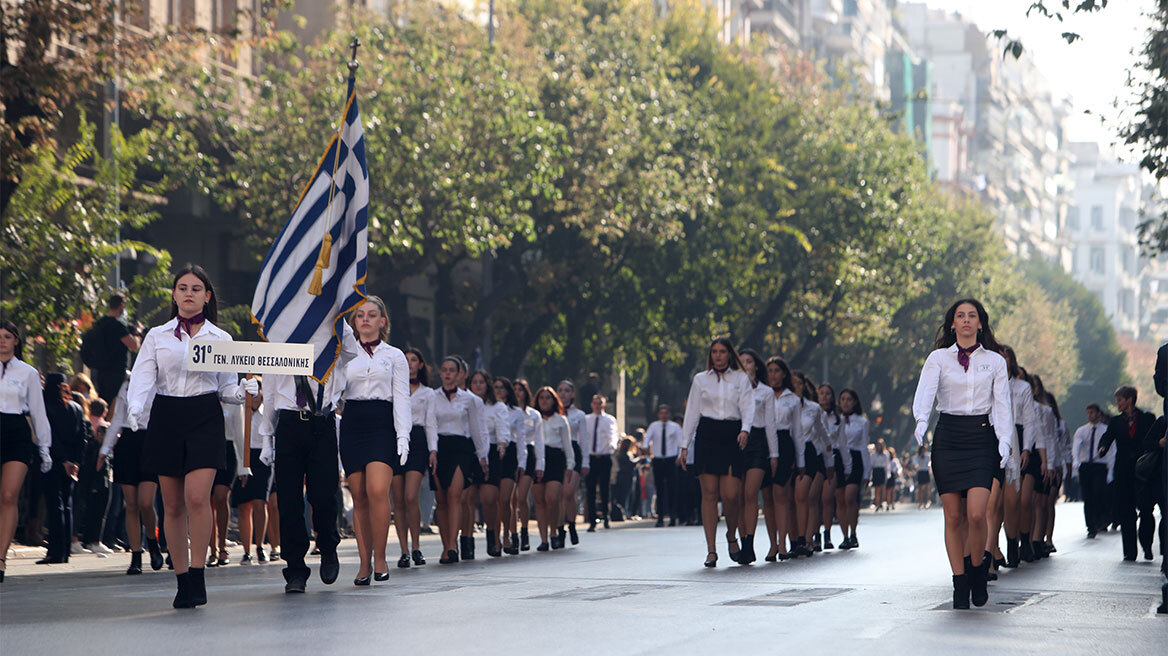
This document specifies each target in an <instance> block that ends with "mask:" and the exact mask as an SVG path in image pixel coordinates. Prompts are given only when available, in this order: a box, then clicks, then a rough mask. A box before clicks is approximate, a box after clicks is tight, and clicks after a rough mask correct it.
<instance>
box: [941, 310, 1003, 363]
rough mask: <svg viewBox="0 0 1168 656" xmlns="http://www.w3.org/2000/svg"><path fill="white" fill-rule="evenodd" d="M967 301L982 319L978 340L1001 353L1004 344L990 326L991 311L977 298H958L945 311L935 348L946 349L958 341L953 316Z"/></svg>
mask: <svg viewBox="0 0 1168 656" xmlns="http://www.w3.org/2000/svg"><path fill="white" fill-rule="evenodd" d="M966 303H969V304H970V305H972V306H973V307H974V309H976V310H977V317H978V319H979V320H980V321H981V330H979V331H978V332H977V342H978V343H979V344H981V347H982V348H984V349H985V350H987V351H993V352H994V353H1001V352H1002V345H1001V344H999V343H998V340H997V339H994V331H993V329H992V328H990V313H989V312H986V309H985V306H984V305H982V304H981V301H979V300H977V299H976V298H962V299H958V300H957V301H956V302H955V303H953V305H950V306H949V309H948V310H947V311H946V312H945V320H944V321H942V322H941V326H940V327H939V328H937V338H936V339H935V340H934V342H933V348H935V349H945V348H949V347H950V346H953V345H954V344H956V343H957V334H956V333H954V332H953V318H954V317H955V316H956V315H957V308H959V307H961V306H962V305H964V304H966Z"/></svg>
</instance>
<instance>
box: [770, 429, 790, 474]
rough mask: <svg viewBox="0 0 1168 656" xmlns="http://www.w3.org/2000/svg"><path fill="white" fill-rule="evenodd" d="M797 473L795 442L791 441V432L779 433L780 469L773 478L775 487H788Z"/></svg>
mask: <svg viewBox="0 0 1168 656" xmlns="http://www.w3.org/2000/svg"><path fill="white" fill-rule="evenodd" d="M794 472H795V440H793V439H791V431H789V430H785V429H783V430H780V431H779V468H778V469H777V470H775V475H774V476H773V477H771V482H772V483H773V484H774V485H786V484H787V483H789V482H790V481H791V477H792V475H793V474H794Z"/></svg>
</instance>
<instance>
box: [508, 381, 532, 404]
mask: <svg viewBox="0 0 1168 656" xmlns="http://www.w3.org/2000/svg"><path fill="white" fill-rule="evenodd" d="M512 387H513V389H512V391H511V393H512V394H514V395H515V405H517V406H519V407H520V408H525V409H526V408H534V407H535V399H534V398H532V396H531V386H530V385H528V384H527V381H526V380H524V379H522V378H516V379H515V382H514V383H513V384H512ZM519 389H522V390H523V405H519V393H518V392H516V391H515V390H519Z"/></svg>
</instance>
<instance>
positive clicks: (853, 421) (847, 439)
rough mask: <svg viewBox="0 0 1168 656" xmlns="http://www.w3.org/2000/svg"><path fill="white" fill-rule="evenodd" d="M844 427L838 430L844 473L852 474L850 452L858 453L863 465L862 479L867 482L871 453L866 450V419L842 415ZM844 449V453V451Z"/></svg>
mask: <svg viewBox="0 0 1168 656" xmlns="http://www.w3.org/2000/svg"><path fill="white" fill-rule="evenodd" d="M843 419H844V422H843V423H844V426H843V429H842V430H840V435H841V437H840V442H841V443H842V444H843V448H842V449H840V451H841V452H842V453H841V455H843V457H844V473H846V474H851V473H852V456H851V453H850V452H851V451H859V452H860V460H861V461H862V462H863V463H864V473H863V476H862V478H863V479H864V480H868V479H870V478H871V477H872V453H871V452H870V451H869V450H868V442H869V441H870V438H869V437H868V430H869V424H868V418H867V417H865V416H864V415H861V414H851V415H844V417H843ZM845 449H846V451H845Z"/></svg>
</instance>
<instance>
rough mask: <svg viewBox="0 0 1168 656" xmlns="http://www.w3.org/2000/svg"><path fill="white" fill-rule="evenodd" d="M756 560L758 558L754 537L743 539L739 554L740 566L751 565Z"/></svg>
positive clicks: (748, 536) (749, 536)
mask: <svg viewBox="0 0 1168 656" xmlns="http://www.w3.org/2000/svg"><path fill="white" fill-rule="evenodd" d="M756 560H758V557H757V556H755V555H754V536H753V535H747V536H745V537H743V538H742V548H741V550H740V551H739V552H738V564H739V565H749V564H751V563H753V562H754V561H756Z"/></svg>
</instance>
